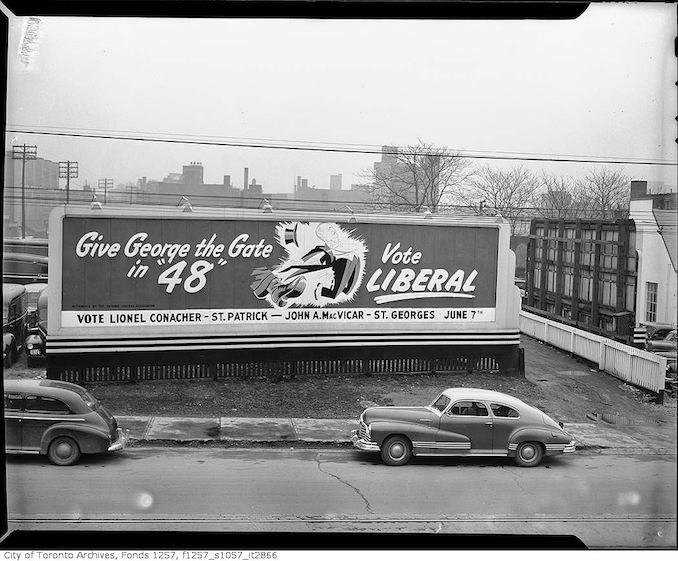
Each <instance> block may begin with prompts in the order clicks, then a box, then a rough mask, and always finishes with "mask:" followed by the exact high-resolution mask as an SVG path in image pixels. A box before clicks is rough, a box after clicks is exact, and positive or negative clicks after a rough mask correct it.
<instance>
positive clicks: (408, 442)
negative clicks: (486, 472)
mask: <svg viewBox="0 0 678 561" xmlns="http://www.w3.org/2000/svg"><path fill="white" fill-rule="evenodd" d="M351 440H352V442H353V444H354V446H356V447H357V448H359V449H361V450H367V451H374V452H381V457H382V459H383V461H384V463H386V464H388V465H393V466H399V465H404V464H406V463H407V462H409V461H410V459H411V458H412V456H504V457H512V458H514V461H515V463H516V464H518V465H519V466H522V467H532V466H536V465H538V464H539V463H540V462H541V460H542V458H543V457H544V456H551V455H554V454H562V453H569V452H574V451H575V441H574V439H573V438H572V436H570V435H569V434H568V433H567V432H565V431H564V430H563V426H562V424H559V423H557V422H556V421H554V420H553V419H551V418H550V417H549V416H548V415H546V414H545V413H543V412H542V411H540V410H539V409H536V408H535V407H532V406H530V405H527V404H526V403H523V402H522V401H520V400H519V399H516V398H515V397H511V396H509V395H506V394H503V393H499V392H494V391H489V390H480V389H472V388H450V389H447V390H445V391H444V392H442V393H441V394H440V395H439V396H438V397H437V398H436V399H435V400H433V402H432V403H431V404H430V405H427V406H426V407H370V408H368V409H366V410H365V411H363V413H362V415H360V425H359V429H357V430H356V431H354V433H353V435H352V438H351Z"/></svg>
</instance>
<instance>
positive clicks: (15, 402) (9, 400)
mask: <svg viewBox="0 0 678 561" xmlns="http://www.w3.org/2000/svg"><path fill="white" fill-rule="evenodd" d="M22 401H23V398H22V396H21V395H20V394H12V393H6V394H5V411H21V404H22Z"/></svg>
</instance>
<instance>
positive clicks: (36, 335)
mask: <svg viewBox="0 0 678 561" xmlns="http://www.w3.org/2000/svg"><path fill="white" fill-rule="evenodd" d="M35 315H36V318H37V323H36V324H35V325H33V326H32V327H30V328H29V329H28V335H27V336H26V344H25V347H26V362H27V364H28V366H35V365H36V364H40V363H42V362H44V360H45V358H46V356H47V354H46V352H47V290H43V291H42V292H41V293H40V297H39V298H38V308H37V310H36V314H35Z"/></svg>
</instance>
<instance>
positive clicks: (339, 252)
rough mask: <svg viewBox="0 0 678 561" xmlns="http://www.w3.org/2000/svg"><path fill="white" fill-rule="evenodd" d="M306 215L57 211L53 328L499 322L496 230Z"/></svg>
mask: <svg viewBox="0 0 678 561" xmlns="http://www.w3.org/2000/svg"><path fill="white" fill-rule="evenodd" d="M313 218H314V219H313V220H303V219H282V218H281V219H277V220H276V219H272V218H269V217H267V218H266V219H258V218H254V217H252V218H248V219H239V218H234V219H224V218H205V217H203V218H200V219H196V218H195V217H191V218H188V217H186V218H183V217H181V218H177V217H173V218H167V217H139V216H137V217H134V216H130V217H125V216H96V215H88V216H81V215H65V216H63V219H62V237H61V242H60V246H61V247H60V250H61V251H60V252H61V271H62V276H61V283H60V284H61V286H60V292H61V294H60V297H61V307H60V318H59V319H60V324H61V327H63V328H83V327H105V328H108V329H119V330H120V332H121V333H124V332H125V330H126V329H129V328H131V327H133V328H137V327H153V326H191V327H198V326H204V327H206V328H209V329H210V330H216V331H224V330H226V331H228V330H231V329H236V328H237V326H250V327H251V326H257V325H260V326H262V327H264V330H265V326H273V325H275V326H277V327H276V329H280V328H284V326H285V325H295V326H297V327H295V328H294V329H299V328H300V327H303V328H308V329H312V330H318V329H320V330H322V329H323V328H324V326H329V325H333V326H335V327H336V325H337V324H344V323H348V324H351V323H353V324H361V325H366V324H375V323H376V324H378V323H380V322H382V323H384V324H386V323H388V324H390V325H392V324H393V323H394V322H395V323H398V324H401V325H403V326H404V325H408V326H411V325H413V324H414V325H418V324H429V323H430V322H443V323H447V324H450V325H453V324H454V325H459V324H465V323H476V322H493V321H495V315H496V308H497V278H498V275H499V271H498V262H499V259H498V253H499V227H496V226H494V227H488V226H481V225H476V226H474V225H468V224H460V225H454V224H444V225H443V224H439V223H421V222H420V223H417V224H412V223H383V222H378V221H374V222H361V223H346V222H338V221H336V218H335V219H334V220H333V219H332V218H331V217H330V216H329V215H328V217H318V216H314V217H313ZM192 331H193V330H192Z"/></svg>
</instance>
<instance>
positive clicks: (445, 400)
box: [431, 394, 450, 413]
mask: <svg viewBox="0 0 678 561" xmlns="http://www.w3.org/2000/svg"><path fill="white" fill-rule="evenodd" d="M449 404H450V398H449V397H447V396H446V395H445V394H440V395H439V396H438V398H437V399H436V400H435V401H434V402H433V403H431V407H433V409H435V410H437V411H440V412H441V413H442V412H443V411H445V407H447V406H448V405H449Z"/></svg>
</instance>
